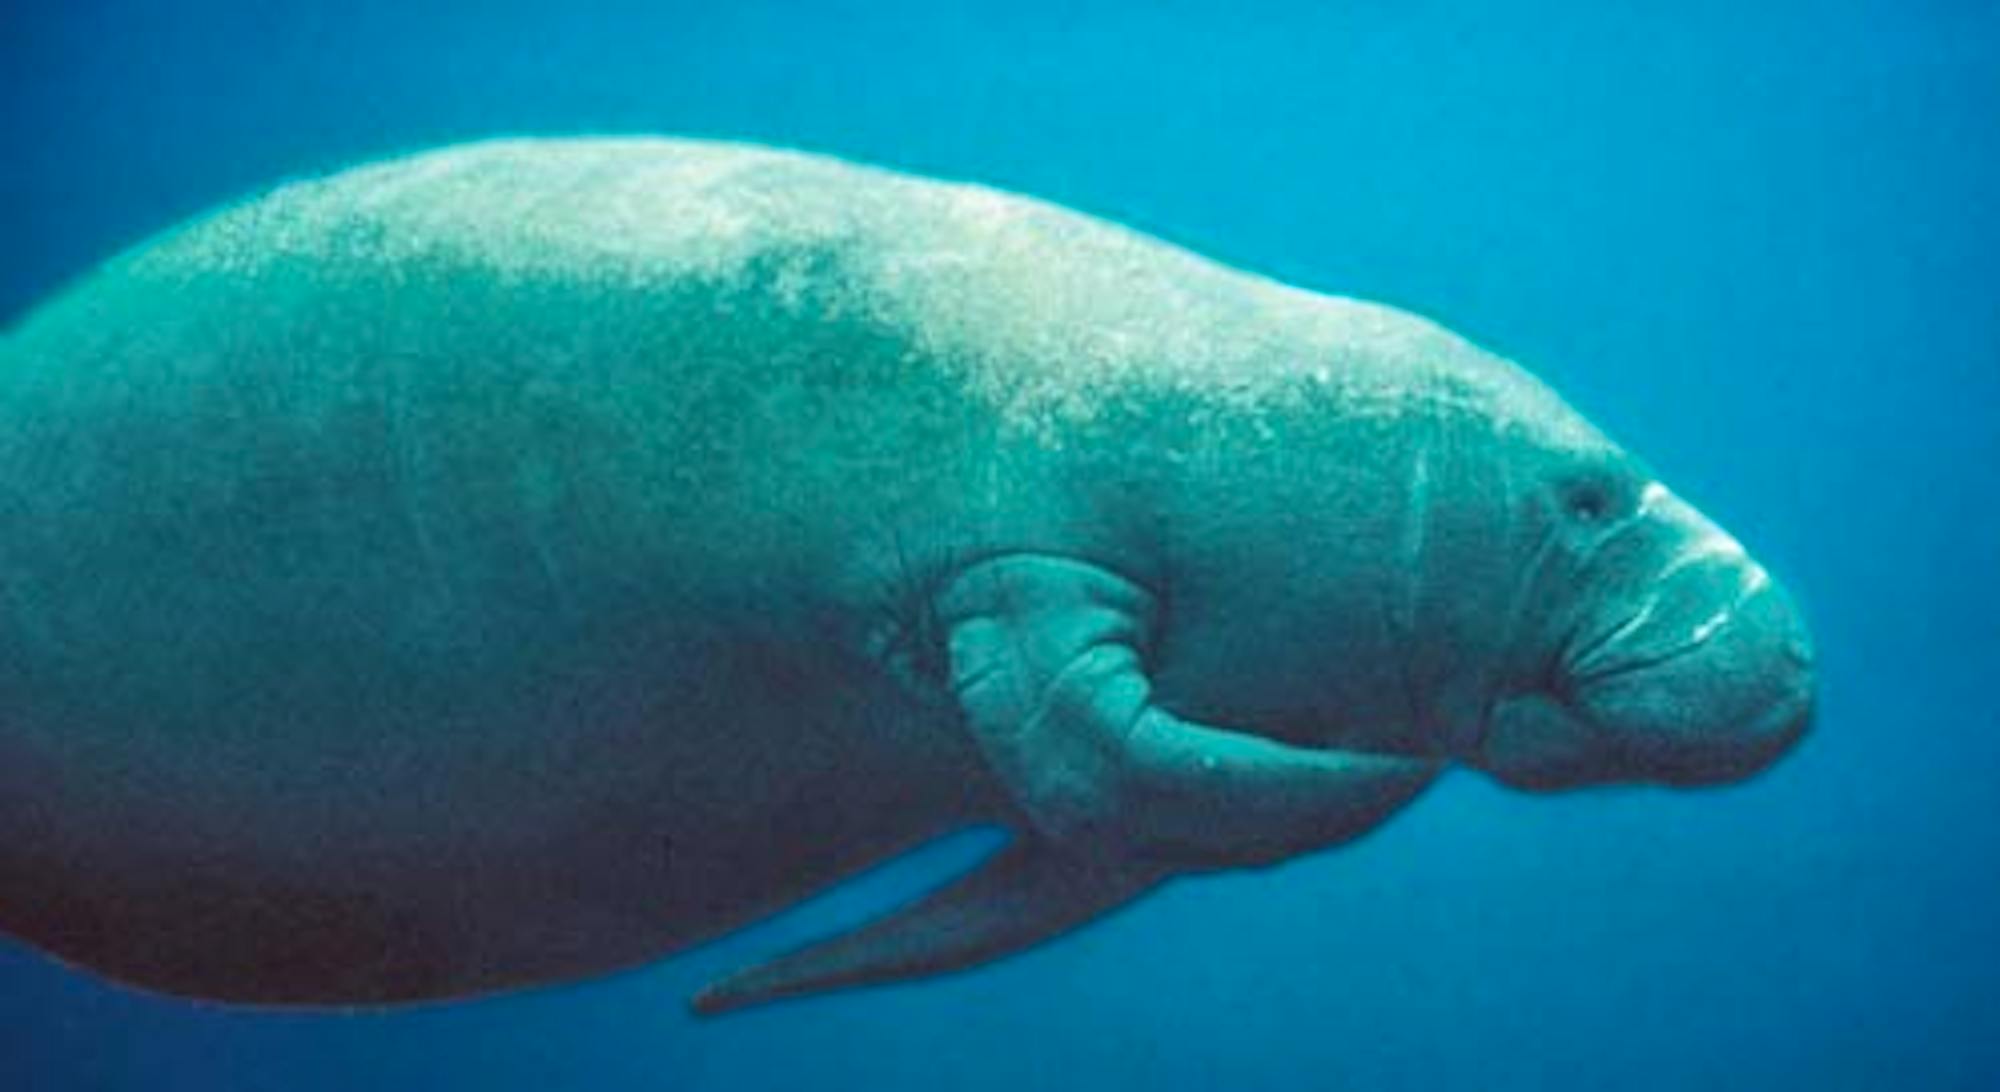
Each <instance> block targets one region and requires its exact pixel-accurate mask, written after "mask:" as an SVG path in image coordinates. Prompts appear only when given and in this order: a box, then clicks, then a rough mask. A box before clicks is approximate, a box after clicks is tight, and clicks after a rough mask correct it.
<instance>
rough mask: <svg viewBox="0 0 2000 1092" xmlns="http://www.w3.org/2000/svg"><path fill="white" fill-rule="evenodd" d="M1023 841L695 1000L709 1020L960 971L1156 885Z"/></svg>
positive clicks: (1135, 871)
mask: <svg viewBox="0 0 2000 1092" xmlns="http://www.w3.org/2000/svg"><path fill="white" fill-rule="evenodd" d="M1160 878H1161V874H1160V872H1159V871H1158V870H1156V869H1151V868H1145V867H1138V866H1123V865H1118V864H1111V865H1104V864H1100V863H1098V862H1094V861H1090V860H1087V859H1082V858H1078V857H1075V856H1072V855H1070V854H1067V853H1064V852H1063V851H1062V850H1060V849H1058V848H1056V847H1054V846H1051V845H1050V844H1049V843H1048V842H1046V841H1045V840H1043V839H1041V838H1037V837H1035V836H1033V835H1029V834H1023V835H1021V836H1019V837H1017V838H1016V840H1015V842H1014V843H1013V844H1012V845H1009V846H1007V847H1006V848H1004V849H1002V850H1000V851H999V852H998V853H995V854H994V855H993V856H992V857H991V858H989V859H988V860H987V861H986V862H985V863H984V864H982V865H981V866H980V867H979V868H977V869H975V870H973V871H972V872H971V873H969V874H967V875H966V876H963V877H961V878H960V879H958V880H957V881H955V882H953V883H952V884H950V885H948V886H946V887H944V888H941V889H940V890H938V891H936V892H934V893H932V894H931V895H929V896H928V897H926V898H924V899H922V900H920V901H919V902H917V903H915V904H913V905H911V906H908V907H906V908H904V909H902V910H900V911H897V912H896V913H894V914H891V915H889V916H888V917H886V918H882V919H880V920H878V921H875V922H871V923H870V924H868V925H864V926H862V927H861V928H859V929H856V930H854V931H853V932H851V933H845V934H842V935H840V936H837V937H834V938H832V939H830V940H824V941H820V942H819V943H816V944H811V945H808V946H806V947H804V948H801V949H799V950H797V951H794V952H791V953H788V954H786V955H782V956H779V957H778V958H777V959H774V960H772V961H771V962H769V963H765V964H762V965H760V966H756V967H752V968H749V969H748V970H744V971H740V972H738V973H736V974H734V975H731V976H729V977H728V978H725V979H723V980H722V981H720V982H717V983H715V984H713V985H711V986H709V987H708V988H707V989H704V990H702V991H701V993H699V994H697V995H696V996H695V999H694V1010H695V1011H696V1012H698V1013H700V1014H702V1015H705V1016H712V1015H715V1014H717V1013H723V1012H728V1011H730V1010H732V1009H739V1008H743V1007H744V1006H747V1005H755V1004H760V1003H762V1002H765V1001H774V1000H777V999H779V998H782V997H796V996H799V995H801V994H808V993H819V992H822V991H825V990H833V989H839V988H841V987H844V986H860V985H867V984H870V983H876V982H893V981H896V980H898V979H905V978H917V977H920V976H923V975H928V974H936V973H938V972H941V971H950V970H957V969H959V968H962V967H970V966H973V965H975V964H979V963H984V962H986V961H988V960H991V959H997V958H999V957H1000V956H1004V955H1008V954H1010V953H1012V952H1016V951H1019V950H1020V949H1022V948H1026V947H1029V946H1031V945H1034V944H1037V943H1040V942H1041V941H1044V940H1047V939H1048V938H1050V937H1053V936H1056V935H1058V934H1060V933H1064V932H1067V931H1068V930H1070V929H1072V928H1074V927H1075V926H1078V925H1081V924H1083V923H1084V922H1086V921H1089V920H1090V919H1091V918H1094V917H1097V916H1098V915H1099V914H1102V913H1103V912H1104V911H1106V910H1109V909H1111V908H1113V907H1116V906H1118V905H1119V904H1121V903H1124V902H1128V901H1130V900H1131V899H1133V898H1136V897H1137V896H1138V895H1140V894H1142V893H1143V892H1145V891H1146V890H1147V889H1148V888H1150V887H1152V886H1153V885H1154V884H1156V883H1158V882H1159V880H1160Z"/></svg>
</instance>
